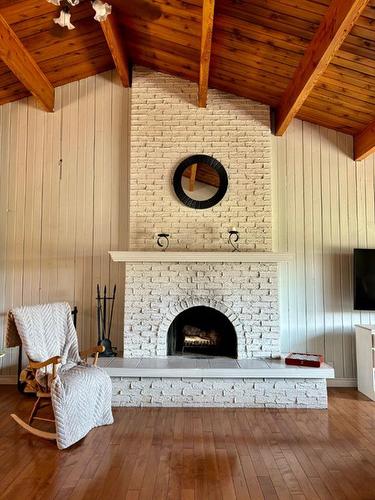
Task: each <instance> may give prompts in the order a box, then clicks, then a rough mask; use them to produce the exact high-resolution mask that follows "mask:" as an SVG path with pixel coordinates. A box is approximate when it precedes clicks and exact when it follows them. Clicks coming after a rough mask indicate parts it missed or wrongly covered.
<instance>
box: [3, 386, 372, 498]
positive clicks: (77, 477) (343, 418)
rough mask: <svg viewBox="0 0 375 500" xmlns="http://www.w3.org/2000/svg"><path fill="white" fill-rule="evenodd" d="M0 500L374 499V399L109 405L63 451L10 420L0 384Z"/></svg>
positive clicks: (19, 406) (10, 403)
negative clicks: (247, 405) (226, 405)
mask: <svg viewBox="0 0 375 500" xmlns="http://www.w3.org/2000/svg"><path fill="white" fill-rule="evenodd" d="M0 395H1V399H0V417H1V418H0V429H1V434H2V439H1V441H0V459H1V462H0V463H1V474H0V498H1V499H12V500H14V499H26V498H27V499H28V500H30V499H34V498H37V499H47V500H49V499H54V498H58V499H67V498H68V499H83V498H84V499H86V498H87V499H112V500H116V499H127V500H135V499H145V500H150V499H171V500H177V499H181V500H193V499H195V500H211V499H212V500H216V499H223V500H230V499H248V498H251V499H262V498H266V499H270V500H271V499H272V500H273V499H281V500H282V499H287V498H292V499H296V500H297V499H298V500H302V499H306V500H312V499H329V498H331V499H332V498H333V499H341V498H342V499H350V500H354V499H375V403H374V402H371V401H368V400H367V399H366V398H365V397H363V396H361V395H360V394H359V393H358V392H356V391H354V390H352V389H331V390H330V397H329V402H330V407H329V411H321V410H251V409H200V408H197V409H180V408H178V409H169V408H165V409H138V408H135V409H125V408H123V409H120V408H116V409H114V416H115V424H114V425H113V426H110V427H102V428H99V429H96V430H94V431H92V432H91V433H90V434H89V435H88V436H87V437H86V438H85V439H84V440H82V441H81V442H80V443H78V444H77V445H75V446H73V447H72V448H70V449H69V450H65V451H63V452H61V451H58V450H57V448H56V447H55V445H54V443H51V442H46V441H42V440H40V439H38V438H34V437H32V436H30V435H29V434H27V433H25V432H24V431H23V430H21V429H20V428H19V427H17V426H16V424H15V423H14V422H13V421H12V420H11V419H10V417H9V413H11V412H13V411H17V413H18V414H20V415H21V416H23V415H26V414H27V412H28V411H29V408H30V406H31V404H32V399H30V398H27V397H22V396H20V395H19V394H18V393H17V392H16V390H15V389H14V388H12V387H6V386H2V387H0Z"/></svg>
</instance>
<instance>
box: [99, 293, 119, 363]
mask: <svg viewBox="0 0 375 500" xmlns="http://www.w3.org/2000/svg"><path fill="white" fill-rule="evenodd" d="M115 298H116V285H115V286H114V287H113V292H112V296H107V286H104V292H103V296H102V295H101V291H100V286H99V285H96V304H97V305H96V309H97V311H96V312H97V320H98V345H101V346H103V347H104V348H105V351H104V352H101V353H100V354H99V356H100V357H104V358H112V357H113V356H116V355H117V353H116V352H115V350H114V349H115V348H113V347H112V343H111V340H110V339H111V328H112V319H113V308H114V305H115Z"/></svg>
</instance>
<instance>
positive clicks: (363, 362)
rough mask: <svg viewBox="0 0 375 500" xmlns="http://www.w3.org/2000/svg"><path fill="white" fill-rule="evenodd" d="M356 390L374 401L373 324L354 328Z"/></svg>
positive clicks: (374, 360)
mask: <svg viewBox="0 0 375 500" xmlns="http://www.w3.org/2000/svg"><path fill="white" fill-rule="evenodd" d="M355 343H356V351H357V383H358V390H359V391H360V392H362V394H364V395H365V396H367V397H368V398H370V399H372V400H373V401H375V326H370V325H358V326H356V328H355Z"/></svg>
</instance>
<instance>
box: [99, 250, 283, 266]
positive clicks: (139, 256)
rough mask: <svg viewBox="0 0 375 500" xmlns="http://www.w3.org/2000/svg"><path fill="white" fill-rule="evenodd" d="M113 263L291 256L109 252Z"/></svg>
mask: <svg viewBox="0 0 375 500" xmlns="http://www.w3.org/2000/svg"><path fill="white" fill-rule="evenodd" d="M109 254H110V256H111V258H112V260H113V261H114V262H258V263H261V262H288V261H290V260H292V258H293V256H292V255H291V254H288V253H276V252H217V251H211V252H189V251H186V252H173V251H168V250H167V251H165V252H163V251H157V252H154V251H146V250H143V251H142V250H134V251H132V250H129V251H111V252H109Z"/></svg>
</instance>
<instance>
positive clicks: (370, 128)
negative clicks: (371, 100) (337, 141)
mask: <svg viewBox="0 0 375 500" xmlns="http://www.w3.org/2000/svg"><path fill="white" fill-rule="evenodd" d="M374 152H375V121H373V122H372V123H370V124H369V125H367V127H366V128H365V129H363V130H362V131H361V132H359V134H357V135H356V136H355V137H354V159H355V160H357V161H359V160H364V159H365V158H367V156H369V155H370V154H371V153H374Z"/></svg>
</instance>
